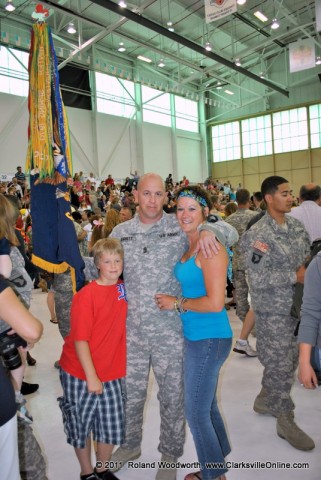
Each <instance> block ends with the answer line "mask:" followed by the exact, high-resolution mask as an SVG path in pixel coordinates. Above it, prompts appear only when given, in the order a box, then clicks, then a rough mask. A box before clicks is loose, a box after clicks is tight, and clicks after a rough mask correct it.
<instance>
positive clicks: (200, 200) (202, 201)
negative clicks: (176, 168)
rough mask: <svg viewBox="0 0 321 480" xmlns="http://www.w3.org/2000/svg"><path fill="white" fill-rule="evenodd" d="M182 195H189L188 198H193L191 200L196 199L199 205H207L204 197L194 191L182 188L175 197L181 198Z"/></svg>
mask: <svg viewBox="0 0 321 480" xmlns="http://www.w3.org/2000/svg"><path fill="white" fill-rule="evenodd" d="M182 197H189V198H193V200H196V202H197V203H199V204H200V205H202V207H208V205H207V202H206V200H205V198H203V197H201V196H200V195H196V194H195V193H194V192H192V191H191V190H188V189H186V190H182V191H181V192H180V194H179V195H178V197H177V200H178V199H179V198H182Z"/></svg>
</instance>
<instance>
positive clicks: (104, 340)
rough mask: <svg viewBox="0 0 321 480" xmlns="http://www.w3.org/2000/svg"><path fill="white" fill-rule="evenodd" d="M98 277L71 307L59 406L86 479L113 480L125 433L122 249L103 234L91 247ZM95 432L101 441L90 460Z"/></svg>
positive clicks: (125, 306) (124, 316) (61, 365)
mask: <svg viewBox="0 0 321 480" xmlns="http://www.w3.org/2000/svg"><path fill="white" fill-rule="evenodd" d="M93 256H94V262H95V265H96V267H97V269H98V271H99V277H98V279H97V280H94V281H93V282H91V283H90V284H88V285H86V286H85V287H83V288H82V289H81V290H80V291H79V292H78V293H76V295H75V296H74V298H73V301H72V305H71V329H70V334H69V335H68V336H67V337H66V338H65V344H64V346H63V351H62V355H61V358H60V360H59V364H60V367H61V370H60V381H61V385H62V388H63V396H62V397H60V398H59V405H60V408H61V411H62V415H63V422H64V429H65V433H66V435H67V442H68V443H69V444H70V445H72V446H73V447H74V448H75V453H76V456H77V458H78V461H79V463H80V466H81V474H80V478H81V479H82V480H94V479H99V478H102V479H103V480H112V479H116V478H117V477H116V476H115V475H114V474H113V473H112V472H110V471H109V470H108V461H109V460H110V457H111V453H112V450H113V447H114V445H120V444H121V443H122V442H123V437H124V414H123V395H122V387H121V378H122V377H124V376H125V374H126V314H127V300H126V294H125V288H124V284H123V282H122V281H121V280H119V276H120V274H121V273H122V270H123V260H124V253H123V249H122V246H121V243H120V241H119V240H117V239H114V238H105V239H102V240H99V241H98V242H96V244H95V246H94V249H93ZM91 433H92V436H93V439H94V440H95V441H96V442H97V448H96V450H97V451H96V455H97V461H96V468H95V469H93V467H92V463H91Z"/></svg>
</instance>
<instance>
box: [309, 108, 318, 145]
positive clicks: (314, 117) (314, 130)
mask: <svg viewBox="0 0 321 480" xmlns="http://www.w3.org/2000/svg"><path fill="white" fill-rule="evenodd" d="M309 116H310V139H311V148H319V147H321V105H320V104H319V105H311V106H310V107H309Z"/></svg>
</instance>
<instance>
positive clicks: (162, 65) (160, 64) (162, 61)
mask: <svg viewBox="0 0 321 480" xmlns="http://www.w3.org/2000/svg"><path fill="white" fill-rule="evenodd" d="M158 66H159V67H160V68H163V67H165V63H164V60H163V59H162V58H161V59H160V61H159V62H158Z"/></svg>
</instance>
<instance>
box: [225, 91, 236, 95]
mask: <svg viewBox="0 0 321 480" xmlns="http://www.w3.org/2000/svg"><path fill="white" fill-rule="evenodd" d="M224 92H225V93H227V94H228V95H234V92H231V90H224Z"/></svg>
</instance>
